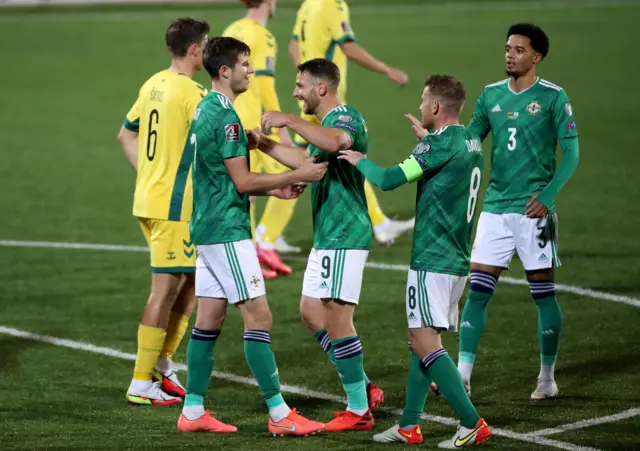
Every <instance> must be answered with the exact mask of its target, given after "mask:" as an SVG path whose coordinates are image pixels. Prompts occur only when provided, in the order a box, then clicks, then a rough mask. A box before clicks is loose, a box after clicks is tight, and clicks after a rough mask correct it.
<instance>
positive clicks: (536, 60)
mask: <svg viewBox="0 0 640 451" xmlns="http://www.w3.org/2000/svg"><path fill="white" fill-rule="evenodd" d="M540 61H542V54H541V53H538V52H536V54H535V55H533V64H538V63H539V62H540Z"/></svg>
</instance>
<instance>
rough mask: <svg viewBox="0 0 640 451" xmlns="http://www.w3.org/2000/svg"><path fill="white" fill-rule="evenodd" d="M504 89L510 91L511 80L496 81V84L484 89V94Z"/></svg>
mask: <svg viewBox="0 0 640 451" xmlns="http://www.w3.org/2000/svg"><path fill="white" fill-rule="evenodd" d="M503 89H509V79H508V78H505V79H504V80H500V81H496V82H494V83H490V84H488V85H486V86H485V87H484V89H483V90H482V91H483V92H491V91H499V90H503Z"/></svg>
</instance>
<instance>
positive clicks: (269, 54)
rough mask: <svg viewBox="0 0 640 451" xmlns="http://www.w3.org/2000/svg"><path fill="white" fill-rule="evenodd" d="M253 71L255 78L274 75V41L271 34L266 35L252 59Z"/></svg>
mask: <svg viewBox="0 0 640 451" xmlns="http://www.w3.org/2000/svg"><path fill="white" fill-rule="evenodd" d="M253 60H254V61H253V63H254V64H253V70H254V71H255V75H256V77H260V76H264V75H266V76H269V77H274V76H275V74H276V40H275V38H274V37H273V35H272V34H271V33H267V36H265V40H264V41H263V42H262V44H261V45H260V46H258V49H256V55H255V57H254V58H253Z"/></svg>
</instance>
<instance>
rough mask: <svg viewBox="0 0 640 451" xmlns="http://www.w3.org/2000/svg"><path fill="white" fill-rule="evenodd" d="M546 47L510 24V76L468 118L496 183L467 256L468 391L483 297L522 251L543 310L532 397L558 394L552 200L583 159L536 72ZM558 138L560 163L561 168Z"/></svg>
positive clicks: (563, 110) (559, 106)
mask: <svg viewBox="0 0 640 451" xmlns="http://www.w3.org/2000/svg"><path fill="white" fill-rule="evenodd" d="M548 50H549V39H548V38H547V35H546V34H545V33H544V31H542V30H541V29H540V28H539V27H537V26H535V25H531V24H516V25H512V26H511V27H510V28H509V30H508V32H507V43H506V53H505V57H506V71H507V75H508V76H509V78H507V79H506V80H503V81H500V82H497V83H493V84H490V85H488V86H487V87H485V88H484V90H483V91H482V93H481V94H480V97H479V98H478V100H477V102H476V107H475V110H474V112H473V117H472V120H471V123H470V124H469V130H470V131H472V132H473V133H474V134H476V135H477V136H478V137H480V139H482V140H484V139H485V138H486V136H487V135H488V134H489V132H491V133H492V136H493V147H492V149H491V179H490V181H489V187H488V189H487V193H486V196H485V198H484V207H483V209H482V213H481V215H480V219H479V220H478V229H477V233H476V239H475V242H474V246H473V252H472V255H471V285H470V290H469V294H468V296H467V302H466V304H465V307H464V311H463V313H462V319H461V323H460V357H459V362H458V369H459V370H460V373H461V374H462V378H463V380H464V383H465V385H466V387H467V389H468V390H470V379H471V371H472V369H473V364H474V362H475V358H476V351H477V349H478V343H479V341H480V336H481V335H482V332H483V330H484V327H485V322H486V308H487V303H488V302H489V299H491V296H492V295H493V292H494V289H495V286H496V283H497V281H498V278H499V277H500V274H501V273H502V271H503V270H504V269H507V268H508V267H509V263H510V261H511V258H512V257H513V255H514V254H515V253H517V254H518V257H519V258H520V260H521V261H522V265H523V266H524V269H525V270H526V273H527V279H528V281H529V287H530V290H531V297H532V298H533V300H534V302H535V304H536V306H537V307H538V339H539V342H540V359H541V368H540V373H539V375H538V384H537V388H536V389H535V391H534V392H533V393H532V394H531V399H533V400H542V399H547V398H553V397H555V396H556V395H557V394H558V387H557V385H556V382H555V378H554V368H555V363H556V358H557V355H558V345H559V339H560V330H561V326H562V316H561V313H560V306H559V305H558V301H557V299H556V294H555V288H554V287H555V286H554V268H557V267H559V266H560V259H559V258H558V226H557V223H558V221H557V217H556V213H555V206H554V200H555V198H556V196H557V195H558V193H559V192H560V190H561V189H562V187H563V186H564V185H565V184H566V183H567V182H568V181H569V179H570V178H571V176H572V175H573V173H574V171H575V169H576V167H577V165H578V155H579V151H578V133H577V130H576V122H575V119H574V116H573V108H572V107H571V101H570V100H569V97H568V96H567V93H566V92H565V91H564V89H562V88H561V87H559V86H557V85H555V84H553V83H551V82H548V81H546V80H543V79H541V78H539V77H538V76H537V75H536V68H537V65H538V64H539V63H540V62H541V61H542V60H543V59H544V57H545V56H546V55H547V52H548ZM558 143H560V147H562V160H561V162H560V164H559V165H558V167H557V168H556V145H557V144H558Z"/></svg>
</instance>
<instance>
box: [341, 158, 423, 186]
mask: <svg viewBox="0 0 640 451" xmlns="http://www.w3.org/2000/svg"><path fill="white" fill-rule="evenodd" d="M338 158H339V159H340V160H346V161H348V162H349V163H351V164H352V165H354V166H355V167H356V169H358V171H360V172H361V173H362V175H364V176H365V178H366V179H367V180H368V181H370V182H371V183H373V184H374V185H376V186H377V187H378V188H380V189H382V190H383V191H390V190H394V189H396V188H398V187H399V186H402V185H404V184H405V183H409V182H412V181H414V180H416V179H418V178H420V177H421V176H422V167H421V166H420V163H418V162H417V161H416V159H415V158H414V157H413V156H411V157H409V158H407V159H406V160H405V161H404V162H402V163H401V164H398V165H396V166H394V167H392V168H382V167H380V166H378V165H377V164H375V163H374V162H373V161H371V160H369V159H367V157H365V156H364V155H362V154H361V153H360V152H354V151H353V150H343V151H342V152H340V156H339V157H338Z"/></svg>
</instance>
